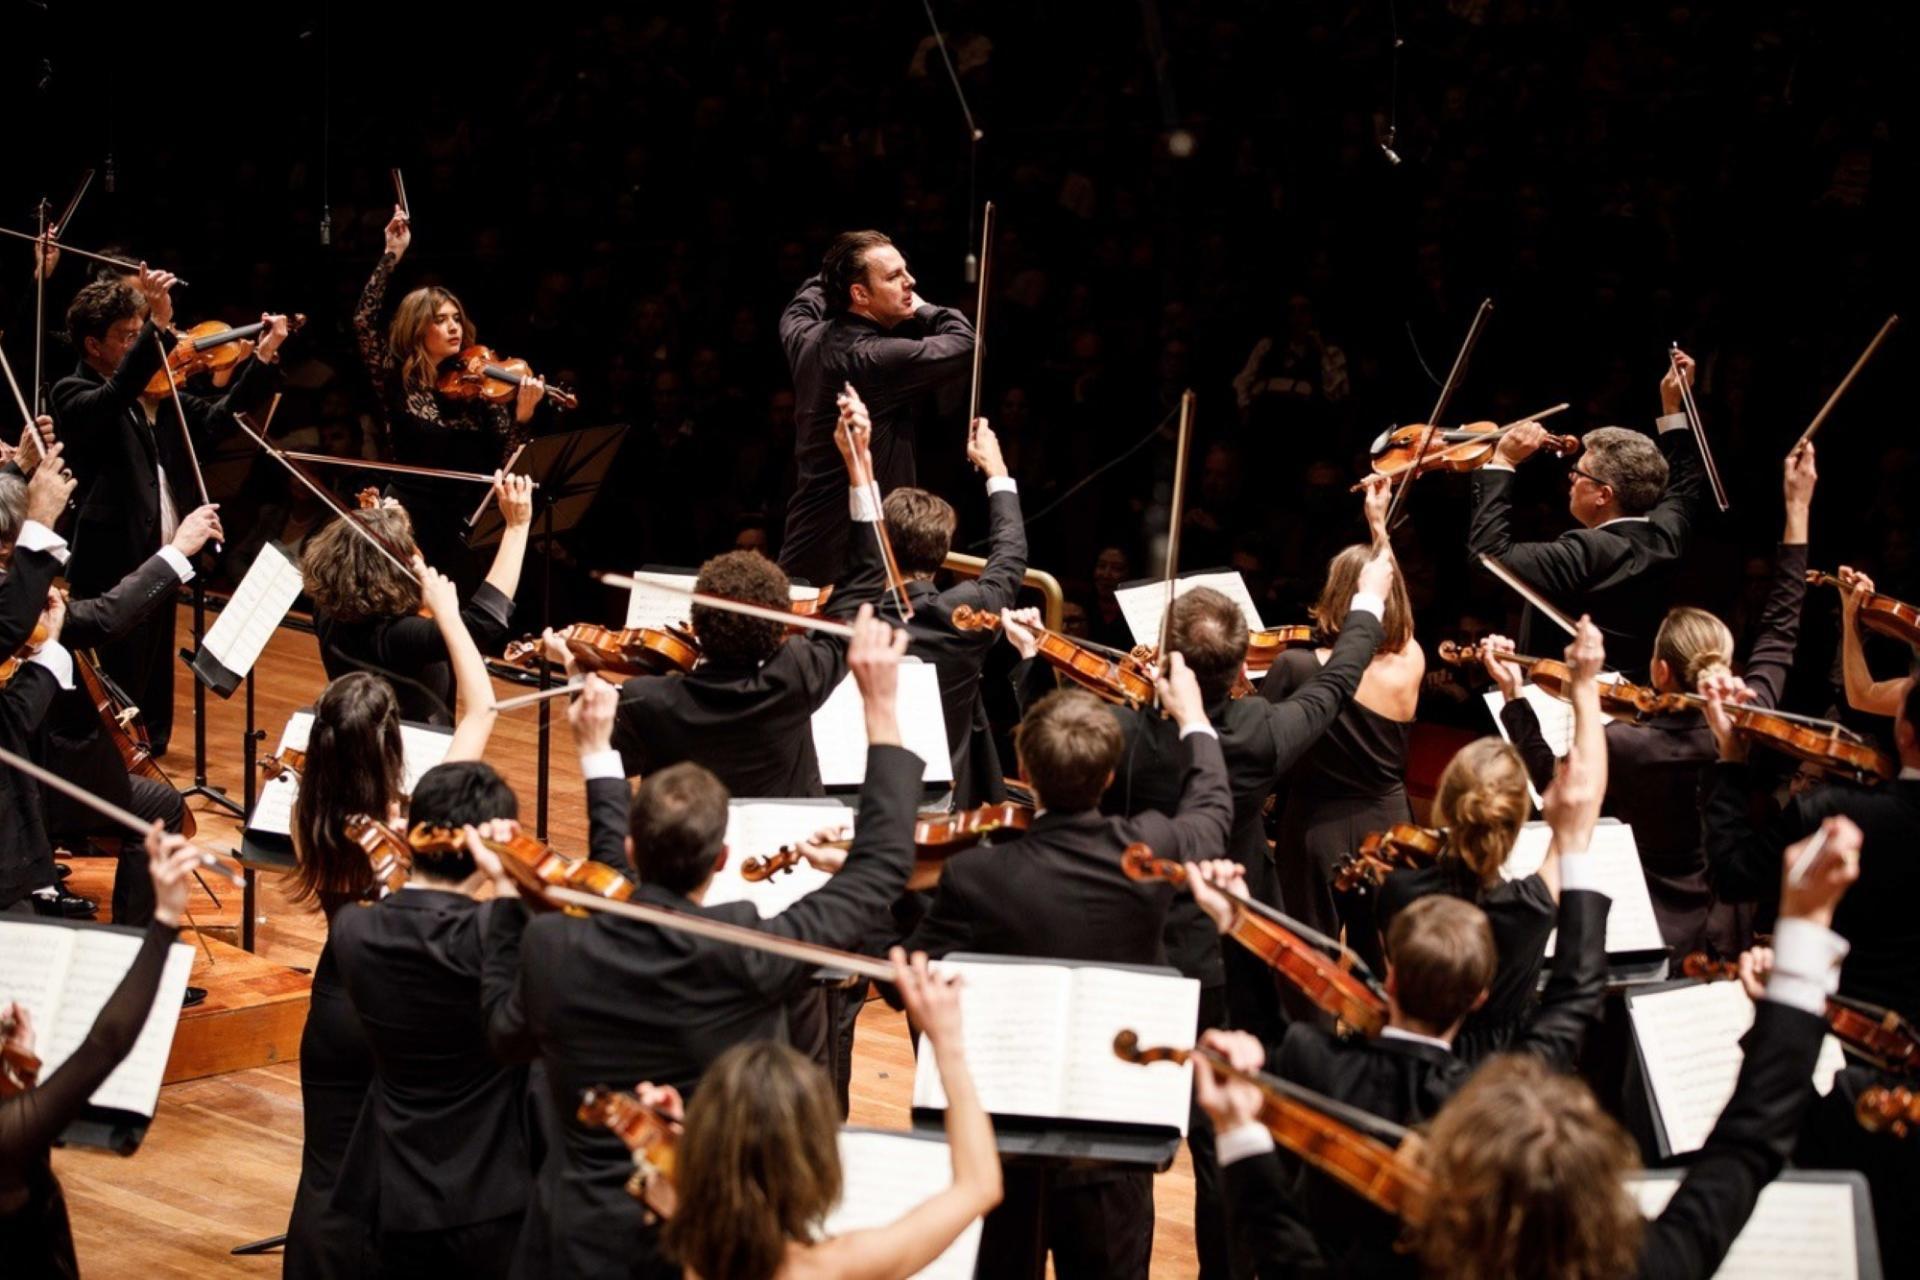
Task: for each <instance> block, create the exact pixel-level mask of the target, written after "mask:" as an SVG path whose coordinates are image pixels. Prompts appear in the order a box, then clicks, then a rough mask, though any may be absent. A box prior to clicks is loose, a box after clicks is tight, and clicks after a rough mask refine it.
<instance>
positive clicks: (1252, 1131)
mask: <svg viewBox="0 0 1920 1280" xmlns="http://www.w3.org/2000/svg"><path fill="white" fill-rule="evenodd" d="M1272 1150H1273V1135H1272V1134H1271V1133H1269V1132H1267V1127H1266V1126H1265V1125H1263V1124H1259V1123H1256V1122H1253V1121H1248V1122H1247V1123H1246V1124H1243V1125H1238V1126H1236V1127H1235V1128H1232V1129H1229V1130H1227V1131H1226V1132H1225V1133H1216V1134H1214V1135H1213V1154H1214V1158H1215V1159H1217V1160H1218V1161H1219V1162H1220V1167H1221V1168H1222V1169H1224V1168H1226V1167H1227V1166H1228V1165H1230V1164H1235V1163H1237V1162H1239V1161H1241V1160H1251V1159H1253V1158H1254V1157H1255V1156H1264V1155H1266V1154H1267V1153H1268V1152H1269V1151H1272Z"/></svg>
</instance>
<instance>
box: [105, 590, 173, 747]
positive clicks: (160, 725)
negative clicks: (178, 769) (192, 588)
mask: <svg viewBox="0 0 1920 1280" xmlns="http://www.w3.org/2000/svg"><path fill="white" fill-rule="evenodd" d="M174 613H175V609H174V606H173V605H172V604H171V603H169V604H168V605H167V607H166V608H164V609H160V610H157V611H156V612H155V613H154V614H153V615H152V616H150V617H147V618H144V619H142V620H141V622H140V625H139V626H137V627H135V628H134V629H133V630H132V631H130V632H128V633H127V634H126V635H125V636H123V637H122V638H121V639H119V640H116V641H114V642H113V643H112V644H103V645H101V646H100V665H101V666H103V667H105V668H106V670H107V674H108V675H110V676H112V677H113V679H114V681H115V683H117V684H118V685H119V686H120V687H121V688H122V689H125V690H126V691H127V696H128V697H130V698H132V699H133V701H134V705H135V706H137V707H139V708H140V719H141V721H142V722H143V723H144V724H145V725H146V726H147V737H148V738H149V739H150V740H151V741H152V743H153V754H154V755H155V756H160V755H164V754H165V753H166V747H167V744H168V742H170V741H171V740H172V738H173V668H174V656H173V626H174Z"/></svg>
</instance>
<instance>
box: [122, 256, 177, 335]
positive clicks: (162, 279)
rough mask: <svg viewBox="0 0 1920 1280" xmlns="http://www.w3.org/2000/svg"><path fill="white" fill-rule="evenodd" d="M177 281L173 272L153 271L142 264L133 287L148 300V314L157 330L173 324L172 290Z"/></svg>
mask: <svg viewBox="0 0 1920 1280" xmlns="http://www.w3.org/2000/svg"><path fill="white" fill-rule="evenodd" d="M177 279H178V277H176V276H175V275H174V274H173V272H171V271H153V270H150V269H149V268H148V266H147V264H146V263H144V262H143V263H141V264H140V276H139V278H138V279H137V280H136V281H135V282H134V286H133V287H134V288H135V289H137V290H139V292H140V296H141V297H143V298H145V299H146V300H147V314H148V315H149V316H150V317H151V318H152V320H153V327H154V328H156V329H165V328H167V327H169V326H170V325H172V324H173V294H172V293H171V292H170V290H172V288H173V286H174V283H175V281H176V280H177Z"/></svg>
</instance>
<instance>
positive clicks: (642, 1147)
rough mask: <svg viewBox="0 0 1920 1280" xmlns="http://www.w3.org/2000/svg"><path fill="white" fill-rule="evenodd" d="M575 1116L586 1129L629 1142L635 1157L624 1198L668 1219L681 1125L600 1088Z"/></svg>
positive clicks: (616, 1092)
mask: <svg viewBox="0 0 1920 1280" xmlns="http://www.w3.org/2000/svg"><path fill="white" fill-rule="evenodd" d="M574 1118H575V1119H576V1120H578V1121H579V1122H580V1123H581V1124H584V1125H593V1126H598V1127H601V1128H605V1129H610V1130H612V1131H613V1134H614V1136H615V1137H617V1138H619V1139H620V1141H622V1142H624V1143H626V1144H627V1150H628V1151H631V1152H632V1153H633V1176H632V1177H631V1178H629V1179H627V1194H628V1195H630V1196H632V1197H633V1198H634V1199H635V1200H638V1201H639V1202H640V1203H641V1204H643V1205H645V1206H646V1207H647V1208H648V1210H649V1211H651V1212H652V1213H653V1214H654V1215H655V1216H656V1217H660V1218H671V1217H672V1216H673V1210H674V1207H675V1206H674V1197H673V1180H674V1168H675V1165H676V1163H677V1158H678V1156H679V1148H680V1132H681V1128H682V1125H681V1123H680V1121H678V1120H675V1119H674V1118H673V1117H672V1116H670V1115H668V1114H667V1113H666V1112H664V1111H661V1110H659V1109H658V1108H657V1107H650V1106H648V1105H647V1104H646V1103H644V1102H642V1101H640V1099H639V1098H637V1097H635V1096H634V1095H633V1094H631V1093H628V1092H626V1091H624V1090H619V1089H609V1088H608V1087H607V1086H606V1085H603V1084H597V1085H594V1086H593V1087H592V1088H590V1089H587V1090H585V1091H584V1092H583V1093H582V1094H581V1095H580V1106H579V1109H578V1110H576V1111H575V1112H574Z"/></svg>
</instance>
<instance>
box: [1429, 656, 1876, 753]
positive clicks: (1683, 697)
mask: <svg viewBox="0 0 1920 1280" xmlns="http://www.w3.org/2000/svg"><path fill="white" fill-rule="evenodd" d="M1482 652H1483V650H1482V648H1481V646H1479V645H1471V644H1470V645H1456V644H1454V643H1453V642H1452V641H1449V640H1443V641H1441V642H1440V646H1439V653H1440V660H1441V661H1442V662H1445V663H1448V664H1450V665H1453V666H1460V665H1463V664H1470V663H1475V662H1479V661H1480V659H1481V654H1482ZM1500 658H1501V660H1502V661H1505V662H1511V663H1513V664H1514V665H1515V666H1518V667H1521V668H1524V669H1525V670H1526V671H1527V678H1528V679H1529V680H1531V681H1532V682H1533V683H1534V684H1536V685H1539V686H1540V687H1541V688H1542V689H1543V690H1545V691H1546V692H1547V693H1550V694H1552V695H1553V696H1554V697H1556V698H1559V699H1560V700H1561V701H1563V702H1565V701H1570V700H1571V698H1572V694H1571V692H1570V691H1571V688H1572V683H1573V673H1572V671H1571V670H1569V669H1568V667H1567V665H1566V664H1565V663H1564V662H1556V661H1554V660H1553V659H1551V658H1530V657H1528V656H1527V655H1525V654H1518V653H1502V654H1501V655H1500ZM1706 705H1707V700H1706V699H1705V698H1703V697H1701V696H1700V695H1699V694H1697V693H1662V692H1661V691H1660V690H1658V689H1651V688H1647V687H1645V686H1643V685H1637V684H1632V683H1629V682H1628V681H1625V680H1615V681H1611V682H1609V681H1605V680H1603V681H1601V682H1600V710H1601V712H1602V713H1603V714H1605V715H1606V716H1608V717H1609V718H1611V719H1614V720H1620V721H1625V722H1627V723H1631V724H1645V723H1646V722H1647V721H1648V720H1651V719H1653V718H1654V717H1656V716H1663V715H1685V714H1687V713H1688V712H1692V711H1698V710H1700V709H1701V708H1703V707H1705V706H1706ZM1727 715H1728V717H1729V718H1730V719H1731V720H1732V721H1733V729H1734V732H1735V733H1737V734H1738V735H1739V736H1740V737H1742V738H1744V739H1745V740H1746V741H1748V742H1749V743H1752V744H1757V745H1759V746H1763V747H1769V748H1771V749H1773V750H1775V751H1778V752H1781V753H1782V754H1784V755H1788V756H1792V757H1793V758H1794V759H1796V760H1800V761H1802V762H1804V763H1806V764H1810V765H1812V766H1814V767H1815V768H1816V769H1819V770H1821V771H1823V772H1827V773H1840V774H1847V775H1849V776H1851V777H1853V778H1855V779H1857V780H1859V781H1861V782H1875V781H1885V780H1886V779H1889V778H1892V777H1893V776H1894V775H1896V774H1897V773H1899V771H1900V767H1899V765H1898V764H1896V763H1895V762H1894V759H1893V757H1892V756H1889V755H1888V754H1887V753H1886V752H1884V751H1882V750H1880V749H1879V748H1878V747H1876V746H1874V745H1873V744H1872V743H1871V742H1868V741H1867V740H1866V739H1865V738H1863V737H1861V736H1860V735H1859V734H1857V733H1855V732H1854V731H1853V730H1851V729H1849V728H1847V727H1846V726H1844V725H1841V724H1838V723H1836V722H1834V721H1832V720H1822V719H1820V718H1819V717H1818V716H1803V715H1800V714H1798V713H1796V712H1792V711H1779V710H1774V709H1771V708H1766V707H1753V706H1740V705H1734V704H1729V705H1728V707H1727Z"/></svg>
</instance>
